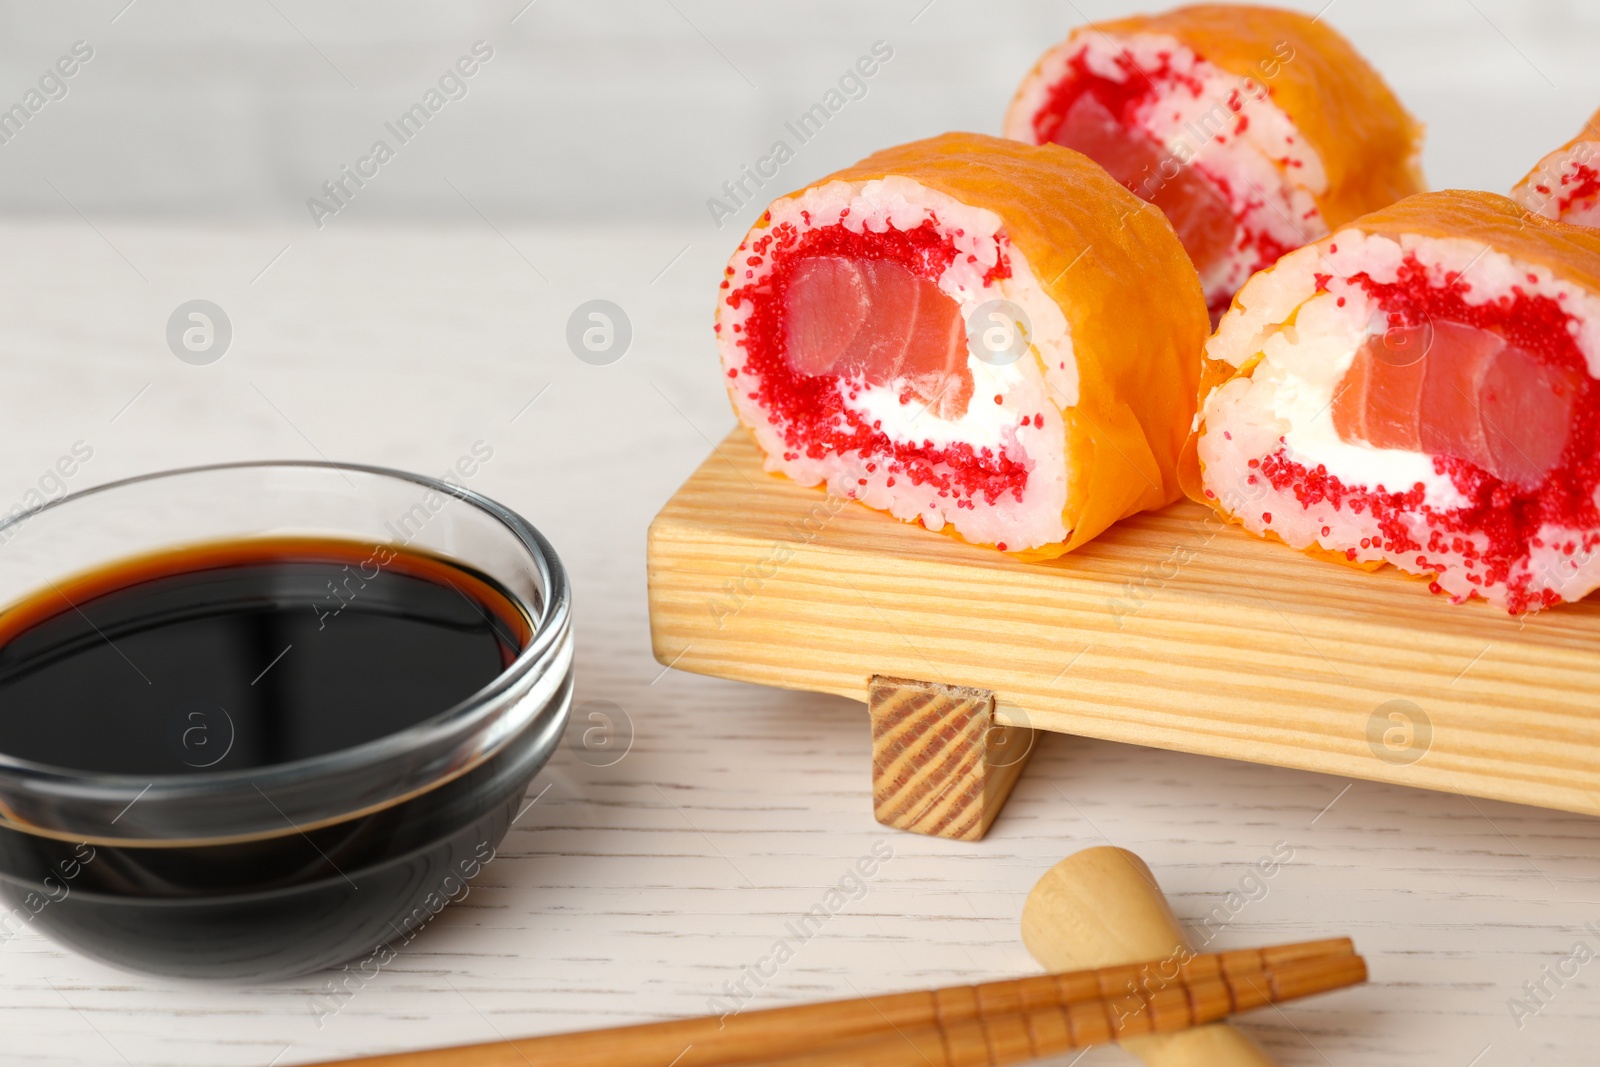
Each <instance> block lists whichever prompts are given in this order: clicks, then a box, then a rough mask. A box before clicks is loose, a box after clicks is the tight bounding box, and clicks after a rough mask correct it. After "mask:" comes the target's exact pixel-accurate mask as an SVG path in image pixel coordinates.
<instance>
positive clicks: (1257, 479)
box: [1198, 230, 1600, 606]
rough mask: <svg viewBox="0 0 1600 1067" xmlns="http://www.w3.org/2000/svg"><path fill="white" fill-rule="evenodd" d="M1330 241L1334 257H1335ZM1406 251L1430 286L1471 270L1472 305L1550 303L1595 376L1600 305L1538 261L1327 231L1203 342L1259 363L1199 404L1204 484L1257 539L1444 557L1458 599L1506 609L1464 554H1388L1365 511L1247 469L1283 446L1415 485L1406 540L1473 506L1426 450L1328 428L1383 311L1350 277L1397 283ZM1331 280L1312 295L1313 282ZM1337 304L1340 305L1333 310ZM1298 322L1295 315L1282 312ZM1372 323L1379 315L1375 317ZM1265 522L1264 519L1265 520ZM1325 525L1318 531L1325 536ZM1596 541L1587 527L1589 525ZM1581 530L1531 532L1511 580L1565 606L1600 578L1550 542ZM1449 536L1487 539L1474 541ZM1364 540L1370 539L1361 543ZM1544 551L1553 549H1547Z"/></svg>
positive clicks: (1333, 468) (1351, 479)
mask: <svg viewBox="0 0 1600 1067" xmlns="http://www.w3.org/2000/svg"><path fill="white" fill-rule="evenodd" d="M1335 247H1336V248H1337V249H1338V251H1337V252H1333V251H1330V249H1331V248H1335ZM1408 255H1412V256H1415V257H1416V259H1417V262H1418V263H1419V264H1420V265H1422V266H1423V267H1424V268H1426V270H1427V275H1428V278H1429V280H1430V282H1431V283H1432V284H1434V285H1437V286H1441V287H1442V286H1443V285H1444V284H1445V282H1444V275H1445V274H1446V273H1447V272H1457V273H1461V272H1468V276H1469V278H1470V288H1469V289H1468V290H1467V291H1466V292H1465V293H1464V294H1463V299H1464V300H1465V302H1467V303H1469V304H1473V305H1480V304H1483V303H1487V302H1489V301H1491V300H1494V299H1496V298H1498V297H1500V296H1503V295H1506V294H1508V293H1509V292H1510V291H1511V288H1512V287H1513V286H1517V287H1519V288H1520V289H1521V290H1522V291H1523V292H1525V293H1528V294H1530V295H1539V296H1548V297H1550V298H1552V299H1556V300H1559V301H1560V302H1561V304H1562V306H1563V307H1564V308H1565V310H1566V311H1567V312H1569V313H1570V314H1571V315H1572V316H1573V319H1574V323H1573V329H1574V336H1575V339H1576V342H1577V345H1578V348H1579V350H1580V351H1581V352H1582V353H1583V355H1584V358H1585V360H1586V361H1587V364H1588V370H1589V374H1590V376H1591V377H1595V378H1600V299H1597V298H1596V297H1594V296H1592V295H1590V294H1589V293H1588V292H1586V291H1585V290H1583V289H1581V288H1579V287H1577V286H1575V285H1572V284H1570V283H1568V282H1565V281H1562V280H1560V279H1558V278H1557V277H1555V275H1554V274H1553V273H1552V272H1551V271H1550V270H1549V269H1548V268H1546V267H1542V266H1533V265H1530V264H1527V263H1522V262H1519V261H1517V260H1514V259H1512V258H1511V257H1510V256H1507V255H1505V254H1503V253H1501V252H1499V251H1496V250H1494V249H1492V248H1485V246H1484V245H1482V244H1481V243H1479V242H1476V241H1470V240H1465V239H1441V238H1433V237H1421V236H1417V235H1412V234H1407V235H1402V236H1401V237H1400V238H1399V239H1398V240H1395V239H1394V238H1391V237H1387V236H1380V235H1371V234H1365V233H1362V232H1360V231H1357V230H1342V231H1340V232H1339V233H1337V234H1335V235H1334V236H1333V237H1331V238H1330V239H1328V240H1326V241H1323V242H1319V243H1318V244H1316V245H1312V246H1308V247H1306V248H1302V249H1299V250H1297V251H1295V252H1293V253H1290V254H1289V255H1287V256H1285V257H1283V258H1282V259H1281V260H1279V261H1278V264H1277V266H1276V267H1275V268H1274V269H1272V270H1267V271H1262V272H1261V273H1260V274H1257V275H1256V276H1255V277H1254V278H1252V279H1251V280H1250V282H1249V283H1248V284H1247V285H1246V286H1245V287H1244V288H1243V289H1242V290H1241V291H1240V292H1239V294H1238V296H1237V297H1236V299H1235V304H1234V307H1233V309H1231V310H1230V311H1229V312H1228V313H1227V314H1226V315H1224V316H1223V318H1222V321H1221V323H1219V325H1218V329H1217V332H1216V333H1215V334H1214V335H1213V336H1212V338H1211V340H1210V341H1209V342H1208V343H1207V345H1206V358H1208V359H1217V360H1222V361H1224V362H1226V363H1228V364H1230V365H1231V366H1233V367H1235V368H1238V367H1243V366H1245V365H1246V364H1247V363H1248V362H1249V361H1251V360H1253V359H1259V362H1257V363H1256V364H1255V367H1254V370H1253V371H1252V373H1251V375H1250V376H1249V377H1237V378H1233V379H1232V380H1230V381H1228V382H1227V383H1225V384H1224V385H1222V386H1220V387H1218V388H1217V389H1215V390H1214V391H1213V392H1212V393H1211V394H1210V396H1208V397H1206V398H1204V399H1203V401H1202V403H1201V405H1200V414H1199V416H1198V417H1199V419H1203V420H1204V431H1205V432H1204V434H1203V435H1202V436H1201V438H1200V440H1199V443H1198V450H1199V456H1200V460H1201V462H1202V464H1203V465H1204V485H1205V487H1206V489H1207V490H1208V491H1209V492H1211V493H1213V494H1215V498H1216V499H1217V500H1219V501H1220V502H1221V503H1222V506H1223V507H1224V508H1225V509H1226V510H1227V511H1228V512H1229V513H1230V514H1232V515H1234V516H1235V517H1237V518H1238V520H1239V521H1240V522H1241V523H1242V524H1243V525H1244V527H1245V529H1247V530H1250V531H1251V532H1252V533H1256V534H1266V533H1268V532H1270V533H1273V534H1276V535H1277V536H1278V537H1280V538H1282V539H1283V540H1284V541H1285V542H1286V543H1287V544H1289V545H1290V546H1291V547H1293V548H1298V549H1305V548H1309V547H1319V548H1323V549H1327V550H1331V551H1334V552H1339V553H1343V554H1345V555H1346V556H1347V558H1349V559H1351V560H1353V561H1356V562H1374V561H1383V562H1387V563H1390V564H1393V565H1394V566H1396V567H1399V568H1401V569H1402V570H1405V571H1408V572H1409V573H1412V574H1419V575H1427V574H1435V573H1436V572H1434V571H1432V570H1431V569H1425V568H1422V567H1420V566H1419V565H1418V563H1417V557H1418V555H1419V554H1425V555H1426V556H1427V557H1428V559H1429V560H1430V562H1432V561H1440V560H1442V561H1444V562H1445V568H1444V570H1443V571H1441V572H1437V573H1436V578H1435V580H1436V581H1437V582H1438V584H1439V586H1440V587H1441V588H1442V589H1443V590H1444V591H1445V592H1447V593H1449V594H1451V595H1452V596H1454V597H1456V598H1457V599H1466V598H1467V597H1469V596H1471V595H1474V594H1476V595H1478V596H1482V597H1484V598H1485V599H1487V600H1489V601H1491V602H1493V603H1496V604H1499V605H1501V606H1505V604H1506V595H1507V593H1506V589H1505V586H1503V585H1501V586H1497V587H1495V588H1492V589H1489V590H1485V589H1483V588H1482V587H1481V586H1480V585H1478V584H1477V583H1475V582H1473V581H1472V580H1471V579H1470V578H1469V575H1472V574H1474V571H1475V568H1477V566H1478V565H1475V564H1473V563H1472V562H1471V561H1470V560H1469V559H1467V554H1466V553H1465V552H1464V551H1444V552H1440V551H1424V552H1422V553H1419V550H1417V549H1411V550H1409V551H1405V552H1397V551H1394V550H1392V549H1391V548H1389V547H1387V546H1385V547H1378V546H1377V545H1376V544H1375V542H1379V541H1381V540H1382V537H1383V534H1382V530H1381V528H1380V526H1379V523H1378V521H1377V520H1376V519H1375V518H1374V517H1373V516H1372V514H1371V512H1370V511H1363V512H1360V513H1357V512H1354V511H1352V510H1351V509H1350V508H1349V507H1348V506H1345V507H1342V508H1338V507H1335V506H1334V505H1333V504H1332V503H1331V502H1329V501H1327V500H1323V501H1321V502H1318V503H1315V504H1312V505H1310V506H1304V505H1302V504H1301V503H1300V502H1299V501H1298V500H1297V499H1296V498H1295V495H1294V491H1293V487H1292V486H1290V487H1287V488H1285V489H1284V490H1277V489H1274V488H1273V487H1272V485H1271V483H1270V482H1269V481H1268V480H1267V478H1265V477H1264V476H1261V475H1259V474H1258V473H1257V472H1256V471H1255V470H1254V469H1252V468H1251V466H1250V462H1251V461H1252V460H1260V459H1264V458H1265V457H1267V456H1269V455H1271V454H1273V453H1274V452H1276V451H1278V449H1279V448H1280V447H1281V448H1282V449H1283V451H1284V453H1285V454H1286V456H1287V458H1289V459H1291V460H1293V461H1295V462H1297V463H1299V464H1301V465H1302V466H1304V467H1306V468H1307V469H1309V470H1313V471H1314V470H1316V469H1317V468H1318V467H1319V466H1321V467H1323V468H1325V469H1326V471H1327V473H1328V474H1330V475H1332V476H1334V477H1337V478H1338V479H1339V480H1340V482H1342V483H1343V484H1344V485H1345V486H1346V487H1347V488H1351V489H1363V488H1364V489H1368V490H1372V491H1388V492H1406V491H1408V490H1413V489H1415V487H1417V486H1419V485H1420V486H1421V487H1422V492H1423V495H1422V502H1421V504H1420V505H1419V506H1418V507H1417V508H1416V509H1415V510H1414V511H1413V512H1412V513H1411V514H1410V515H1409V516H1408V517H1407V518H1406V519H1405V526H1406V528H1407V530H1408V532H1409V533H1410V535H1411V536H1412V538H1413V539H1414V540H1416V541H1417V542H1418V543H1420V544H1422V545H1424V546H1426V545H1427V544H1428V541H1429V529H1430V525H1429V516H1430V515H1435V516H1437V515H1444V514H1448V513H1449V512H1451V511H1453V510H1455V509H1457V508H1459V507H1461V506H1463V505H1464V504H1466V503H1468V501H1467V500H1465V499H1464V498H1463V496H1462V495H1461V494H1460V493H1459V492H1458V491H1457V490H1456V488H1455V485H1454V484H1453V483H1452V482H1451V480H1450V478H1449V477H1448V476H1447V475H1443V474H1438V473H1436V472H1435V470H1434V466H1433V460H1432V457H1431V456H1430V455H1427V454H1424V453H1421V452H1411V451H1407V450H1403V449H1392V448H1375V447H1372V446H1370V445H1367V444H1364V443H1359V442H1346V441H1343V440H1340V438H1339V436H1338V434H1337V432H1336V431H1335V430H1334V426H1333V400H1334V391H1335V389H1336V387H1337V386H1338V384H1339V382H1340V381H1341V379H1342V378H1343V377H1344V374H1345V372H1346V371H1347V370H1348V369H1349V367H1350V365H1351V363H1352V361H1353V360H1354V359H1355V356H1356V353H1357V351H1358V350H1359V349H1360V347H1361V346H1362V344H1363V343H1364V342H1365V341H1366V339H1367V337H1368V336H1370V334H1371V333H1372V332H1374V331H1373V328H1372V326H1371V325H1370V324H1371V323H1373V322H1374V321H1375V320H1374V313H1375V312H1377V311H1378V308H1377V304H1376V301H1374V300H1373V299H1372V298H1371V297H1370V296H1369V295H1368V294H1367V292H1366V290H1365V289H1364V288H1363V287H1362V286H1360V285H1359V284H1357V283H1354V282H1351V281H1349V280H1348V279H1349V278H1350V277H1351V276H1352V275H1355V274H1358V273H1366V274H1367V275H1369V276H1370V277H1371V278H1372V279H1373V280H1374V281H1377V282H1379V283H1390V282H1393V281H1395V280H1396V277H1397V272H1398V268H1399V266H1400V264H1401V263H1402V261H1403V260H1404V259H1405V258H1406V257H1407V256H1408ZM1318 275H1322V276H1324V277H1325V278H1326V286H1325V291H1322V292H1318V290H1317V276H1318ZM1340 298H1343V301H1344V304H1343V306H1342V307H1341V306H1339V301H1340ZM1291 319H1292V320H1293V321H1292V323H1291V322H1290V320H1291ZM1376 321H1377V322H1378V323H1379V324H1380V329H1381V323H1382V322H1383V318H1382V316H1378V317H1377V319H1376ZM1269 516H1270V518H1269ZM1324 530H1326V532H1323V531H1324ZM1586 533H1587V534H1588V535H1589V536H1590V537H1592V536H1593V535H1594V533H1595V531H1586ZM1584 534H1585V531H1567V530H1557V529H1555V528H1547V529H1545V530H1542V531H1541V532H1540V534H1539V536H1540V538H1541V540H1543V541H1544V542H1545V545H1546V547H1545V548H1544V549H1532V550H1530V552H1529V554H1528V555H1527V556H1525V557H1524V558H1523V559H1522V560H1521V561H1520V562H1519V563H1518V564H1517V565H1515V567H1514V568H1513V574H1512V578H1513V580H1515V579H1516V577H1517V575H1519V574H1524V573H1526V574H1531V575H1532V581H1531V582H1530V584H1529V591H1530V592H1537V591H1538V590H1541V589H1550V590H1553V591H1554V592H1556V593H1557V594H1559V595H1560V596H1561V597H1562V599H1565V600H1573V599H1577V598H1579V597H1581V596H1582V595H1584V594H1585V593H1587V592H1589V591H1590V590H1591V589H1593V588H1595V587H1596V586H1597V585H1600V559H1593V558H1589V556H1590V554H1585V553H1579V554H1578V556H1576V557H1575V556H1568V555H1566V554H1564V553H1563V552H1561V551H1560V550H1559V549H1555V548H1552V547H1551V546H1553V545H1561V544H1564V543H1565V542H1567V541H1569V540H1576V542H1577V543H1578V544H1579V545H1582V544H1583V543H1584ZM1450 537H1451V538H1455V537H1461V538H1463V540H1464V541H1465V540H1468V539H1470V540H1472V541H1473V542H1474V544H1475V545H1476V546H1477V548H1478V549H1480V550H1481V549H1483V548H1484V547H1486V546H1487V539H1486V538H1484V537H1482V536H1481V535H1472V536H1470V537H1469V535H1466V534H1456V533H1452V534H1451V535H1450ZM1363 540H1366V541H1367V542H1368V547H1362V542H1363ZM1552 552H1553V553H1554V555H1552Z"/></svg>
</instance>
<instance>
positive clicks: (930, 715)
mask: <svg viewBox="0 0 1600 1067" xmlns="http://www.w3.org/2000/svg"><path fill="white" fill-rule="evenodd" d="M867 716H868V718H869V719H871V721H872V814H873V817H874V818H876V819H877V820H878V821H879V822H881V823H883V824H884V825H885V826H892V827H894V828H895V829H897V830H909V831H910V832H912V833H918V834H930V835H932V836H934V837H948V838H951V839H953V840H957V841H977V840H979V839H980V838H982V837H983V835H984V834H986V833H988V832H989V826H990V824H991V823H993V822H994V820H995V816H997V815H999V814H1000V809H1001V808H1002V807H1004V806H1005V802H1006V798H1007V797H1009V796H1010V795H1011V787H1012V786H1014V785H1016V783H1017V777H1018V776H1019V775H1020V774H1021V773H1022V769H1023V767H1025V766H1026V765H1027V762H1028V757H1029V756H1031V755H1032V754H1033V731H1032V730H1028V729H1023V728H1020V727H1016V726H998V725H996V724H995V722H994V694H993V693H991V692H989V691H988V690H986V689H969V688H964V687H961V686H946V685H940V684H938V683H937V682H919V681H915V680H912V679H907V678H885V677H882V676H875V677H873V678H872V679H871V680H870V681H869V682H868V684H867Z"/></svg>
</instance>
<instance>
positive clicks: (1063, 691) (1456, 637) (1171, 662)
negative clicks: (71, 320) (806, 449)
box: [649, 430, 1600, 814]
mask: <svg viewBox="0 0 1600 1067" xmlns="http://www.w3.org/2000/svg"><path fill="white" fill-rule="evenodd" d="M649 580H650V605H651V636H652V640H653V643H654V649H655V655H656V658H657V659H658V660H659V661H660V662H662V663H671V664H673V665H674V666H676V667H677V668H678V669H680V670H689V671H695V672H699V673H703V674H710V675H715V676H718V677H723V678H733V679H738V680H741V681H750V682H758V683H761V684H763V685H776V686H782V687H785V688H789V689H803V690H814V691H817V692H824V693H835V694H839V695H844V696H851V697H856V698H858V699H859V695H860V693H861V691H862V688H863V686H864V685H865V683H866V679H867V678H868V677H870V676H872V675H875V674H884V675H894V676H905V677H920V678H927V679H929V680H930V681H937V682H940V683H942V684H945V685H957V686H970V687H975V688H983V689H992V690H993V691H994V693H995V698H996V713H995V721H996V722H998V723H1001V724H1005V725H1013V726H1024V727H1032V728H1035V729H1044V730H1051V731H1056V732H1061V733H1070V734H1078V735H1083V736H1088V737H1100V738H1106V739H1110V740H1115V741H1126V742H1132V743H1135V744H1140V745H1148V746H1154V747H1159V748H1169V749H1178V750H1182V751H1188V752H1197V753H1201V754H1205V755H1213V756H1227V757H1232V758H1235V759H1244V760H1250V761H1253V762H1258V763H1269V764H1277V765H1280V766H1285V767H1297V768H1303V769H1307V770H1315V771H1322V772H1326V773H1330V774H1340V775H1348V776H1352V777H1358V778H1367V779H1371V780H1374V781H1384V782H1395V783H1400V784H1405V785H1414V786H1421V787H1425V788H1429V789H1439V790H1445V791H1450V792H1457V793H1464V794H1467V795H1469V796H1481V797H1491V798H1495V799H1501V800H1511V801H1518V802H1521V803H1527V804H1536V805H1540V806H1543V807H1550V808H1557V809H1562V810H1567V811H1574V812H1584V813H1591V814H1593V813H1600V714H1597V712H1600V689H1597V688H1596V687H1595V685H1594V684H1593V671H1594V667H1595V665H1596V663H1600V603H1596V602H1594V601H1590V602H1585V603H1582V604H1577V605H1568V606H1564V607H1561V608H1557V609H1554V610H1551V611H1547V612H1544V613H1541V614H1539V615H1536V616H1533V617H1531V618H1523V619H1517V618H1512V617H1510V616H1507V615H1504V614H1502V613H1499V612H1497V611H1495V610H1494V609H1492V608H1489V607H1487V606H1485V605H1482V604H1466V605H1452V604H1451V603H1449V602H1448V601H1447V600H1445V599H1444V598H1442V597H1437V596H1434V595H1432V594H1430V593H1428V592H1427V590H1426V587H1425V585H1424V583H1421V582H1418V581H1414V580H1411V579H1408V578H1406V577H1405V576H1403V575H1400V574H1398V573H1395V572H1380V573H1378V574H1367V573H1364V572H1359V571H1356V570H1354V569H1353V568H1344V567H1340V566H1338V565H1336V564H1330V563H1326V562H1322V561H1319V560H1314V559H1311V558H1310V557H1307V556H1305V555H1303V554H1301V553H1298V552H1294V551H1291V550H1289V549H1287V548H1285V547H1283V546H1282V545H1276V544H1269V543H1267V542H1265V541H1261V540H1258V539H1256V538H1253V537H1250V536H1249V535H1247V534H1245V533H1244V532H1242V531H1240V530H1238V529H1236V528H1233V527H1228V526H1225V525H1223V524H1221V523H1220V521H1218V520H1216V519H1215V518H1214V517H1213V516H1212V515H1211V513H1210V512H1209V511H1207V510H1206V509H1204V508H1201V507H1200V506H1199V505H1195V504H1190V503H1180V504H1176V505H1173V506H1172V507H1170V508H1168V509H1165V510H1163V511H1160V512H1156V513H1151V514H1147V515H1142V516H1136V517H1134V518H1133V519H1130V520H1127V521H1125V522H1123V523H1120V524H1118V525H1117V526H1116V527H1114V528H1112V529H1111V530H1109V531H1107V533H1106V534H1105V535H1103V536H1102V537H1100V538H1098V539H1097V540H1095V541H1094V542H1092V543H1090V544H1089V545H1087V546H1085V547H1084V548H1082V549H1080V550H1078V551H1077V552H1074V553H1071V554H1069V555H1068V556H1066V557H1063V558H1062V559H1060V560H1055V561H1051V562H1049V563H1036V564H1025V563H1020V562H1017V561H1015V560H1011V559H1008V558H1006V557H1005V556H1003V555H1001V554H999V553H995V552H992V551H988V550H983V549H978V548H973V547H971V546H967V545H964V544H960V543H958V542H956V541H954V540H953V539H950V538H946V537H941V536H938V535H935V534H931V533H929V532H927V531H925V530H923V529H920V528H918V527H914V526H911V525H908V524H905V523H901V522H898V521H896V520H894V519H893V518H891V517H889V516H888V515H885V514H881V513H878V512H874V511H871V510H869V509H867V508H864V507H861V506H860V505H857V504H854V503H849V502H846V501H843V500H839V499H837V498H832V497H828V496H824V495H823V494H822V493H821V492H820V491H818V490H812V489H807V488H804V487H802V486H799V485H796V484H794V483H793V482H790V481H788V480H785V479H782V478H780V477H777V476H774V475H769V474H767V473H765V472H764V471H763V470H762V466H761V457H760V455H759V453H758V451H757V449H756V447H755V445H754V444H753V442H752V441H751V439H750V438H749V437H748V435H747V434H745V433H744V431H742V430H735V431H734V432H733V433H732V434H730V435H729V436H728V437H727V438H726V439H725V440H723V441H722V442H721V444H720V445H718V446H717V447H716V448H715V450H714V452H713V454H712V455H711V456H710V457H708V458H707V460H706V461H705V463H704V464H702V466H701V467H700V469H699V470H697V471H696V472H695V473H694V475H693V476H692V477H691V478H690V479H689V480H688V481H687V482H686V483H685V484H684V485H683V487H682V488H681V489H679V491H678V492H677V494H676V495H675V496H674V497H673V498H672V499H671V501H669V502H668V504H667V505H666V507H664V508H663V509H662V510H661V512H660V514H659V515H657V517H656V519H655V521H654V522H653V523H652V525H651V528H650V539H649Z"/></svg>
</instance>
